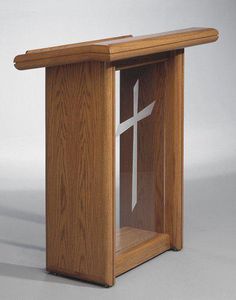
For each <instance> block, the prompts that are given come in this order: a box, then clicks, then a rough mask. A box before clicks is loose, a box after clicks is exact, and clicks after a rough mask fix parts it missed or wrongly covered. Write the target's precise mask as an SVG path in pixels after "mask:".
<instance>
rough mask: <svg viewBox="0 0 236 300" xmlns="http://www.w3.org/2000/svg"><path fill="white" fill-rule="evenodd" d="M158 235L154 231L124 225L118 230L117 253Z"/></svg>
mask: <svg viewBox="0 0 236 300" xmlns="http://www.w3.org/2000/svg"><path fill="white" fill-rule="evenodd" d="M156 236H157V233H156V232H154V231H148V230H142V229H138V228H134V227H123V228H120V229H118V230H117V232H116V255H120V254H121V253H123V252H125V251H127V250H128V249H130V248H132V247H134V246H137V245H138V244H140V243H143V242H145V241H147V240H150V239H152V238H154V237H156Z"/></svg>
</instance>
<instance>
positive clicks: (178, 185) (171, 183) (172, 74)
mask: <svg viewBox="0 0 236 300" xmlns="http://www.w3.org/2000/svg"><path fill="white" fill-rule="evenodd" d="M167 70H168V71H167V73H168V74H167V87H166V100H165V108H164V110H165V114H164V115H165V120H164V123H165V130H164V131H165V233H168V234H169V235H170V244H171V247H172V248H173V249H175V250H180V249H181V248H182V247H183V195H182V193H183V117H184V116H183V106H184V50H183V49H182V50H178V51H173V52H171V53H170V58H169V60H168V68H167Z"/></svg>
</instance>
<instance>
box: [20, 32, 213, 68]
mask: <svg viewBox="0 0 236 300" xmlns="http://www.w3.org/2000/svg"><path fill="white" fill-rule="evenodd" d="M218 35H219V34H218V31H217V30H216V29H214V28H187V29H183V30H177V31H169V32H164V33H159V34H152V35H144V36H137V37H133V36H131V35H129V36H121V37H115V38H107V39H102V40H94V41H89V42H83V43H78V44H71V45H63V46H57V47H50V48H43V49H36V50H29V51H26V53H25V54H22V55H18V56H16V57H15V59H14V63H15V67H16V68H17V69H19V70H25V69H32V68H40V67H50V66H55V65H62V64H70V63H76V62H81V61H89V60H95V61H107V62H112V61H117V60H123V59H127V58H132V57H138V56H144V55H150V54H154V53H160V52H166V51H171V50H175V49H181V48H185V47H189V46H194V45H200V44H205V43H211V42H214V41H216V40H217V39H218Z"/></svg>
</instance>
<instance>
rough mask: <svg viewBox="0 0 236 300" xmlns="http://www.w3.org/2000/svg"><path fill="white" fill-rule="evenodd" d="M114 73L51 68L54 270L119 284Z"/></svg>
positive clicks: (49, 176)
mask: <svg viewBox="0 0 236 300" xmlns="http://www.w3.org/2000/svg"><path fill="white" fill-rule="evenodd" d="M114 134H115V130H114V68H111V67H108V66H107V65H106V64H105V63H102V62H85V63H79V64H73V65H65V66H58V67H51V68H47V69H46V227H47V228H46V240H47V270H48V271H49V272H55V273H59V274H64V275H68V276H72V277H77V278H80V279H82V280H87V281H92V282H96V283H100V284H103V285H109V286H110V285H113V284H114V157H115V156H114V141H115V138H114Z"/></svg>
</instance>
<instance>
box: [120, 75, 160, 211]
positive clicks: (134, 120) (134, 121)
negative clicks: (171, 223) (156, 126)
mask: <svg viewBox="0 0 236 300" xmlns="http://www.w3.org/2000/svg"><path fill="white" fill-rule="evenodd" d="M138 93H139V79H138V80H137V81H136V83H135V85H134V88H133V111H134V115H133V117H131V118H130V119H128V120H126V121H124V122H123V123H121V124H119V126H118V128H117V132H116V135H117V136H120V135H121V134H122V133H123V132H124V131H126V130H127V129H129V128H130V127H132V126H133V170H132V211H133V209H134V207H135V205H136V204H137V175H138V174H137V165H138V156H137V150H138V149H137V147H138V122H139V121H140V120H142V119H144V118H146V117H148V116H150V115H151V113H152V110H153V107H154V105H155V102H156V101H153V102H152V103H151V104H149V105H148V106H146V107H145V108H144V109H143V110H141V111H140V112H138Z"/></svg>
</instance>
